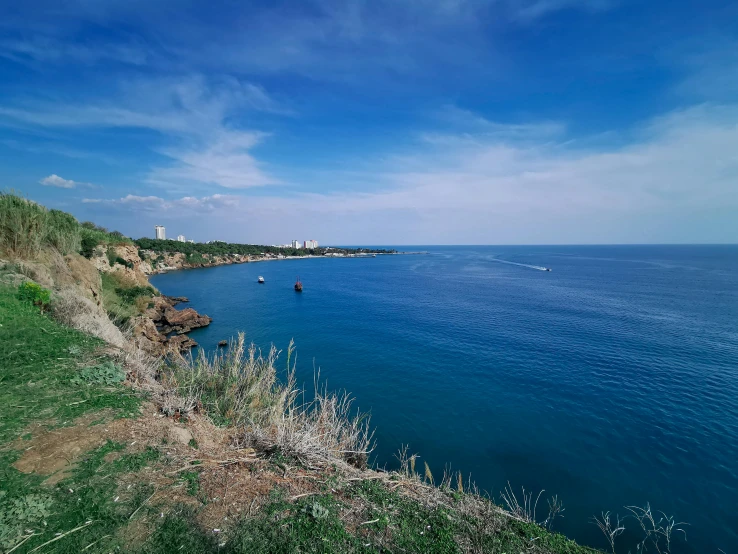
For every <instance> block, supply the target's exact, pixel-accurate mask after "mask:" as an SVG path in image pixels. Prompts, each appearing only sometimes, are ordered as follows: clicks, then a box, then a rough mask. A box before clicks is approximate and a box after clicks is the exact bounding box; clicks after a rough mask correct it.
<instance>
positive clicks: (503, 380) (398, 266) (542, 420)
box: [151, 246, 738, 554]
mask: <svg viewBox="0 0 738 554" xmlns="http://www.w3.org/2000/svg"><path fill="white" fill-rule="evenodd" d="M405 249H409V248H405ZM423 249H424V250H429V254H427V255H413V256H378V257H377V258H369V259H313V260H292V261H280V262H265V263H254V264H245V265H236V266H222V267H216V268H210V269H200V270H190V271H179V272H172V273H169V274H166V275H159V276H155V277H153V278H152V279H151V281H152V283H153V284H154V285H155V286H157V287H158V288H159V289H161V290H162V292H164V293H165V294H169V295H185V296H188V297H189V298H190V301H191V305H192V306H193V307H195V308H196V309H197V310H198V311H200V312H201V313H206V314H208V315H210V316H212V317H213V318H214V321H213V323H212V325H210V327H207V328H205V329H201V330H197V331H195V332H193V333H192V337H193V338H194V339H195V340H197V341H198V342H200V344H201V345H202V346H203V347H204V348H205V349H208V350H210V349H214V348H215V346H216V344H217V342H218V341H219V340H221V339H224V338H229V337H230V336H232V335H234V334H235V333H236V332H237V331H239V330H242V331H244V332H245V333H246V335H247V338H248V339H250V340H251V341H254V342H255V343H256V344H257V345H259V346H261V347H263V348H268V347H269V345H270V344H271V343H274V344H275V345H277V346H278V347H279V348H282V349H285V348H286V347H287V345H288V343H289V340H290V339H292V338H294V339H295V343H296V346H297V354H298V373H299V374H298V377H299V378H300V379H301V380H302V381H304V382H305V383H308V385H309V386H312V380H313V368H314V367H316V368H317V367H319V368H320V370H321V376H322V377H323V378H324V379H326V380H327V381H328V384H329V386H330V387H331V388H334V389H338V388H345V389H347V390H349V391H351V392H352V393H353V394H354V395H355V396H356V398H357V402H358V405H359V406H360V407H361V408H362V409H364V410H371V412H372V421H373V423H374V424H375V425H376V427H377V439H378V447H377V450H376V463H377V464H379V465H382V466H385V465H386V466H387V467H394V465H395V463H396V461H395V460H394V458H393V453H394V452H396V451H397V449H398V448H399V447H400V445H401V444H408V443H409V444H410V447H411V450H412V451H413V452H418V453H419V454H420V455H421V457H422V458H421V459H422V460H424V461H427V462H428V463H429V464H430V466H431V467H432V469H433V472H434V474H436V475H440V474H441V473H442V472H443V467H444V465H445V464H447V463H448V464H451V466H452V468H453V469H461V470H462V471H463V472H464V474H468V473H471V476H472V478H473V479H474V480H475V481H476V482H477V484H478V485H479V486H480V487H481V488H483V489H485V490H487V491H489V492H490V493H491V494H492V495H494V496H495V497H498V496H499V491H500V490H502V488H503V487H504V486H505V484H506V483H507V482H508V481H509V482H510V483H511V484H512V485H513V486H515V487H517V488H519V487H520V486H525V487H526V489H529V490H536V491H537V490H539V489H546V493H545V494H558V496H559V498H560V499H562V500H563V502H564V505H565V507H566V511H565V513H564V515H565V518H564V519H562V520H559V521H558V523H557V527H556V528H557V529H558V530H559V531H561V532H564V533H566V534H567V535H569V536H571V537H574V538H576V539H578V540H580V541H583V542H585V543H588V544H591V545H594V546H599V547H604V546H605V543H604V541H603V539H602V538H601V536H600V535H599V530H597V529H596V528H595V527H594V526H593V525H592V524H591V523H589V518H590V517H591V516H592V515H593V514H595V513H596V514H599V513H600V512H602V511H605V510H610V511H614V512H617V511H619V512H620V513H621V514H623V515H624V514H625V510H623V508H622V506H624V505H632V504H637V505H644V504H645V503H646V502H650V503H651V505H652V506H653V507H654V508H657V509H659V510H663V511H664V512H666V513H667V514H674V515H675V516H676V517H677V518H678V519H679V520H682V521H687V522H689V523H690V526H689V527H688V528H687V529H688V542H687V543H686V544H685V543H683V541H682V542H681V543H680V544H679V545H678V547H677V548H674V551H675V552H700V553H702V552H709V553H715V554H717V553H718V552H719V550H718V549H719V548H720V549H722V550H723V551H725V552H726V553H731V552H738V506H737V504H738V246H638V247H633V246H604V247H603V246H598V247H559V246H556V247H493V246H485V247H431V248H428V247H423ZM502 261H505V262H515V263H517V264H528V265H532V266H546V267H551V268H553V271H552V272H544V271H539V270H537V269H534V268H532V267H526V266H525V265H514V264H510V263H502ZM259 275H263V276H264V277H265V279H266V284H264V285H258V284H257V283H256V279H257V277H258V276H259ZM297 275H299V276H300V278H301V279H302V281H303V283H304V285H305V291H304V292H303V293H302V294H296V293H295V292H294V291H293V290H292V285H293V284H294V281H295V278H296V276H297ZM545 511H546V510H545V509H543V510H540V511H539V512H545ZM539 516H541V517H545V514H544V513H539ZM634 523H635V522H631V523H630V525H631V526H632V525H634ZM625 540H627V538H624V541H625ZM627 546H631V545H626V543H625V542H623V547H624V549H625V551H626V552H627Z"/></svg>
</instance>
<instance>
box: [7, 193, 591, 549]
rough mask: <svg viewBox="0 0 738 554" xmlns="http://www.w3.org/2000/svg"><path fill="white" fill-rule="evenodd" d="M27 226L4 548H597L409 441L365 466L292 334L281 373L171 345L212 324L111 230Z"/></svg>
mask: <svg viewBox="0 0 738 554" xmlns="http://www.w3.org/2000/svg"><path fill="white" fill-rule="evenodd" d="M4 201H6V199H5V198H4V197H3V196H2V195H0V221H2V220H3V209H4V206H3V202H4ZM19 205H20V206H21V207H22V208H24V209H25V208H27V209H28V210H29V211H32V214H31V215H33V217H34V218H35V219H34V221H38V220H43V216H44V214H45V213H46V212H44V211H43V208H40V207H38V205H26V204H23V203H22V202H18V201H17V200H12V203H11V207H14V206H19ZM16 219H17V218H16ZM20 228H21V227H19V229H20ZM68 228H71V231H70V232H71V233H74V232H75V227H74V226H73V225H71V224H70V225H69V226H68ZM96 232H97V231H96ZM24 236H25V235H24V234H23V233H21V232H19V231H18V230H14V229H10V231H8V228H7V227H3V226H2V225H0V256H2V258H3V259H2V261H0V360H2V361H3V364H2V365H1V366H0V381H1V382H2V385H3V386H2V387H0V470H2V472H3V479H2V480H0V551H5V552H15V553H28V554H30V553H32V552H37V551H44V552H91V553H103V552H112V551H122V552H141V553H155V552H162V553H163V552H193V553H194V552H198V553H199V552H203V553H209V552H212V553H216V552H218V553H221V554H222V553H230V554H236V553H253V552H263V553H269V552H275V553H277V552H279V553H287V552H325V553H329V552H336V553H339V552H340V553H343V552H376V553H379V552H416V553H421V552H422V553H439V554H440V553H444V554H445V553H455V552H533V553H539V554H564V553H567V554H592V553H593V552H594V551H592V550H591V549H588V548H585V547H581V546H578V545H576V544H575V543H573V542H571V541H569V540H567V539H565V538H564V537H561V536H560V535H555V534H552V533H551V532H549V530H547V529H546V528H544V527H543V526H542V525H543V524H544V523H545V525H546V526H550V524H551V522H552V519H551V518H554V517H555V516H556V513H557V512H556V511H555V508H553V510H554V512H553V515H551V514H549V518H548V519H546V521H545V522H542V524H540V525H539V524H536V521H535V514H534V513H533V514H531V513H530V510H529V509H528V505H529V501H530V498H528V497H527V496H526V497H525V499H521V502H520V504H522V505H523V506H525V507H526V508H521V506H520V504H518V502H517V499H515V500H514V501H511V503H510V508H511V509H510V510H509V511H508V510H505V509H503V508H501V507H499V506H497V505H495V504H494V503H493V502H492V501H491V500H490V499H489V498H486V497H484V496H482V495H480V494H479V493H478V492H477V491H476V489H474V487H473V485H472V484H470V483H469V482H467V481H466V480H465V479H463V478H462V476H461V474H460V473H455V474H451V473H450V472H449V473H447V474H446V475H444V476H443V477H442V478H440V479H439V480H438V482H436V481H434V476H433V474H432V473H431V471H430V469H429V468H428V466H427V465H426V466H425V471H424V472H421V471H422V470H421V471H418V470H417V468H416V462H417V459H418V456H417V455H413V454H411V453H410V452H409V451H408V450H407V448H404V449H402V450H401V451H400V452H399V453H398V461H399V468H398V470H397V471H378V470H372V469H369V468H368V467H367V466H368V461H369V460H368V456H369V454H370V453H371V451H372V449H373V444H374V441H373V432H372V430H371V428H370V426H369V419H368V417H367V415H366V414H362V413H358V412H357V411H356V410H355V409H353V407H352V401H351V398H350V397H349V396H347V395H345V394H332V393H329V392H326V391H325V389H324V388H323V387H321V386H318V387H317V390H316V391H315V394H314V395H312V396H311V398H310V400H309V401H304V400H303V398H304V394H303V391H302V390H301V388H300V386H299V384H298V383H296V381H295V366H294V357H293V350H292V347H291V345H290V347H289V348H288V349H287V352H286V357H287V374H286V375H284V369H283V366H282V365H281V363H280V364H279V366H280V368H279V369H277V366H278V357H279V353H278V352H277V351H276V349H272V351H270V352H269V353H266V354H263V355H262V353H260V352H258V351H257V350H256V348H255V347H254V346H253V345H252V346H250V347H249V346H248V345H247V344H246V343H245V341H244V338H243V335H240V336H239V337H238V338H235V339H234V340H232V341H231V342H230V343H229V344H228V348H226V349H223V350H222V351H221V353H220V354H218V355H216V356H211V357H204V356H201V357H198V358H197V359H194V360H193V359H192V358H189V357H182V356H179V355H178V348H179V346H181V345H182V343H184V342H186V341H187V340H188V339H187V337H186V333H187V332H188V331H189V330H191V329H193V328H195V327H197V326H200V325H207V324H209V323H210V318H208V317H207V316H201V315H200V314H197V312H195V311H194V310H192V309H189V308H188V309H185V310H178V309H177V308H175V306H176V305H177V304H178V303H180V302H182V301H184V300H185V299H182V298H168V297H165V296H162V295H160V294H159V293H158V291H156V290H155V289H153V287H151V286H150V284H149V283H148V281H147V280H146V277H145V275H146V273H145V271H146V267H147V266H146V264H147V260H145V259H141V258H140V257H139V255H138V251H137V249H136V248H135V247H134V246H132V245H130V244H125V243H123V244H120V243H118V242H117V241H119V240H120V239H119V237H116V236H112V237H110V238H108V237H107V236H105V235H100V236H99V237H98V238H101V239H102V240H103V241H107V240H109V242H107V243H105V242H102V243H96V244H94V245H93V244H92V242H91V241H88V242H87V244H86V245H84V244H83V245H82V248H80V247H79V240H76V239H75V237H74V236H71V237H67V239H66V240H65V241H64V242H60V241H58V240H57V239H54V242H50V241H48V240H47V239H45V238H44V239H43V241H39V242H40V243H41V246H40V247H39V248H38V249H35V248H34V249H26V250H20V249H17V248H15V245H17V244H18V243H19V241H20V240H21V239H22V238H23V237H24ZM43 236H44V237H49V236H54V235H53V234H51V233H45V234H44V235H43ZM57 238H58V237H57ZM95 240H97V239H95ZM44 241H46V242H44ZM65 245H66V249H67V251H66V253H64V251H63V250H60V248H64V247H65ZM11 246H13V247H12V248H11ZM75 249H79V251H83V252H85V253H86V254H87V255H89V259H88V258H87V257H83V256H80V255H79V254H78V253H77V251H76V250H75ZM49 292H50V293H51V294H50V297H49V295H48V293H49ZM109 316H110V317H112V318H113V319H110V317H109ZM113 320H114V321H113ZM116 323H117V325H116ZM167 333H169V334H170V335H171V338H167V337H166V336H165V334H167ZM165 352H166V353H167V360H166V362H165V361H164V360H163V359H162V357H161V354H163V353H165ZM282 376H284V377H282ZM524 494H525V493H524ZM512 498H513V499H514V498H515V497H514V495H512ZM556 505H558V504H556V503H554V506H556ZM516 506H517V509H516V508H515V507H516ZM558 506H559V508H560V505H558Z"/></svg>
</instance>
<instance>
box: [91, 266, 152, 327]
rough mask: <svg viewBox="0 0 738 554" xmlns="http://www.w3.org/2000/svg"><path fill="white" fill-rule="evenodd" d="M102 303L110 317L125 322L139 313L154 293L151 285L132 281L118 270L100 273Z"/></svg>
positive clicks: (117, 321) (118, 321)
mask: <svg viewBox="0 0 738 554" xmlns="http://www.w3.org/2000/svg"><path fill="white" fill-rule="evenodd" d="M100 278H101V280H102V294H103V305H104V306H105V310H106V311H107V312H108V315H109V316H110V318H111V319H112V320H113V321H115V322H116V323H118V324H125V323H126V322H128V321H129V320H130V319H131V318H132V317H135V316H137V315H139V314H140V313H141V312H142V311H143V310H144V309H145V307H146V306H147V305H148V303H149V301H150V300H151V298H152V297H153V296H154V295H155V294H156V290H155V289H154V288H153V287H142V286H139V285H137V284H135V283H132V282H130V281H128V280H126V278H125V277H124V276H122V275H121V274H120V273H118V272H110V273H101V274H100Z"/></svg>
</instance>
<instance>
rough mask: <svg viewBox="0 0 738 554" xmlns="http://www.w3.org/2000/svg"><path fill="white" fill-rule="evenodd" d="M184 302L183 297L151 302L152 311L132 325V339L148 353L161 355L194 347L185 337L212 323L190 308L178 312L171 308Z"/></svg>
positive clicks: (162, 298)
mask: <svg viewBox="0 0 738 554" xmlns="http://www.w3.org/2000/svg"><path fill="white" fill-rule="evenodd" d="M187 301H188V300H187V298H185V297H183V296H179V297H170V296H164V295H162V296H155V297H153V298H152V300H151V307H150V308H148V309H147V310H146V312H145V313H144V315H143V316H141V317H139V318H137V319H136V322H135V324H134V335H135V336H136V337H137V338H138V339H139V341H140V342H141V343H142V344H143V345H144V346H145V348H146V349H147V350H148V351H150V352H154V353H158V354H162V353H164V352H166V351H167V350H179V351H183V350H189V349H190V348H192V347H194V346H197V342H195V341H194V340H193V339H191V338H189V337H188V336H186V333H189V332H190V331H192V330H193V329H197V328H199V327H205V326H206V325H210V323H211V322H212V321H213V319H212V318H211V317H209V316H207V315H202V314H199V313H198V312H197V311H196V310H194V309H193V308H185V309H184V310H178V309H176V308H175V307H174V306H176V305H177V304H179V303H181V302H187Z"/></svg>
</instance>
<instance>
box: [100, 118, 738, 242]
mask: <svg viewBox="0 0 738 554" xmlns="http://www.w3.org/2000/svg"><path fill="white" fill-rule="evenodd" d="M481 137H482V138H477V140H474V141H457V142H456V143H453V142H452V141H448V142H446V143H444V144H442V145H438V144H431V145H430V146H429V145H428V144H427V143H426V144H425V146H424V149H423V150H421V151H419V152H417V153H416V155H415V156H414V157H413V158H402V159H393V160H392V161H391V162H389V163H384V164H383V165H381V166H380V164H377V165H378V167H377V169H376V170H375V171H373V172H370V173H369V174H368V175H367V176H366V180H367V181H369V180H374V181H375V182H376V183H381V184H382V190H378V191H375V192H342V193H335V194H315V193H311V194H299V195H295V196H292V197H276V196H248V197H246V196H220V195H213V196H207V197H203V198H195V197H185V198H179V199H177V200H164V199H162V198H159V197H149V198H146V199H138V198H136V199H135V200H134V199H132V198H124V199H120V200H116V201H112V202H111V203H110V205H111V207H115V208H116V209H122V208H131V207H133V206H134V205H135V206H138V205H139V203H146V204H147V205H149V206H151V207H152V209H154V210H165V211H166V213H168V214H169V216H170V217H172V218H176V217H179V216H180V215H182V214H183V213H184V212H185V211H186V210H189V211H191V212H193V213H199V212H204V211H208V212H213V213H214V214H217V216H213V217H209V218H207V220H203V221H202V222H201V223H202V225H201V229H199V230H198V232H200V233H204V232H206V231H208V230H210V229H212V230H213V232H216V231H217V233H218V234H220V235H222V236H225V237H227V238H229V239H232V240H247V241H257V242H267V243H272V242H275V241H280V240H287V239H286V238H283V234H284V235H287V236H288V237H289V236H290V235H291V234H295V233H300V232H304V231H305V230H310V234H311V235H314V236H316V237H320V236H322V237H324V239H323V240H324V241H329V242H336V243H343V244H346V243H353V244H358V243H371V244H396V243H405V244H454V243H457V244H458V243H462V244H463V243H476V244H479V243H487V244H502V243H521V242H522V243H525V242H528V243H531V242H532V243H538V244H550V243H573V242H595V243H596V242H641V243H642V242H673V241H675V240H677V241H678V240H681V241H683V242H694V241H702V242H706V241H707V242H709V241H713V242H721V241H725V240H728V239H729V238H730V237H735V236H736V233H738V221H737V218H735V214H736V213H738V188H737V186H736V183H738V156H736V155H735V152H734V148H733V145H735V144H738V108H736V107H730V106H711V105H702V106H695V107H693V108H691V109H688V110H681V111H675V112H673V113H670V114H668V115H666V116H664V117H661V118H658V119H655V120H653V121H652V122H650V123H649V124H648V125H645V126H644V127H643V128H642V129H641V130H640V133H639V138H638V140H637V141H635V142H633V143H631V144H629V145H627V146H620V147H610V148H598V149H597V150H595V149H578V148H577V149H575V148H573V147H572V146H571V145H569V144H565V142H564V141H563V139H562V141H560V142H550V141H546V142H544V143H534V144H529V143H526V142H523V143H511V142H509V141H508V140H503V139H500V138H491V137H489V136H486V135H484V134H483V133H482V135H481ZM449 144H454V146H453V147H449V146H448V145H449ZM343 177H344V175H341V178H343ZM375 190H376V189H375ZM159 213H161V212H159ZM188 213H189V212H188ZM705 214H710V216H709V217H708V218H707V219H705ZM157 215H158V214H157ZM246 216H248V217H246ZM194 221H196V222H198V221H200V220H198V219H195V220H194ZM705 221H709V222H710V223H709V225H705V224H704V222H705ZM226 222H227V223H226ZM686 222H689V223H688V224H687V223H686ZM700 222H702V223H700ZM191 224H195V223H192V222H191V221H189V220H188V225H191Z"/></svg>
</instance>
